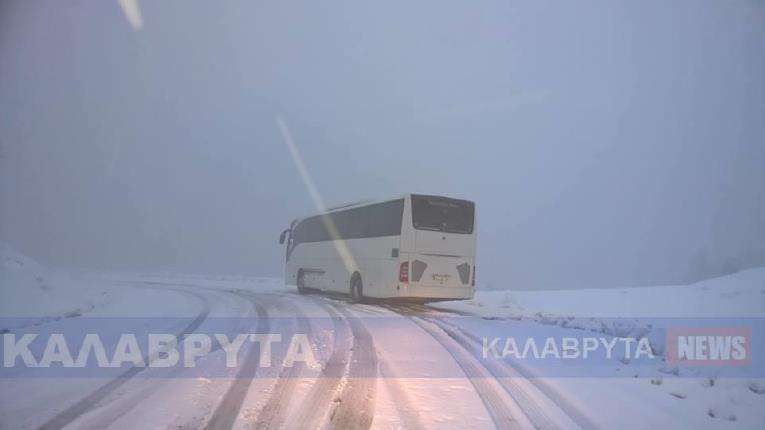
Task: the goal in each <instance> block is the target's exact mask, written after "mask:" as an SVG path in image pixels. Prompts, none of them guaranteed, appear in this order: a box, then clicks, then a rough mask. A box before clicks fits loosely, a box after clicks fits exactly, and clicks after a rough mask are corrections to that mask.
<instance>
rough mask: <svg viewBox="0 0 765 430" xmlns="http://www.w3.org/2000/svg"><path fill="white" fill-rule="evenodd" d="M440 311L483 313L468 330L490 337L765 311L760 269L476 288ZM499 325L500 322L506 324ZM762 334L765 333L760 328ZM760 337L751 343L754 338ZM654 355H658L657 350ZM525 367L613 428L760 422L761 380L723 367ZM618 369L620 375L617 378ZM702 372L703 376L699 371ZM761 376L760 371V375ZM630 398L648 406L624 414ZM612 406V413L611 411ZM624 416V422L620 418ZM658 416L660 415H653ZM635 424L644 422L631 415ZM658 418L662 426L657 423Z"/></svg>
mask: <svg viewBox="0 0 765 430" xmlns="http://www.w3.org/2000/svg"><path fill="white" fill-rule="evenodd" d="M430 306H431V307H434V308H437V309H443V310H448V311H455V312H460V313H462V314H466V315H476V316H479V317H480V319H481V320H484V321H486V320H489V321H490V323H489V324H485V323H482V322H480V321H479V320H476V319H466V321H470V322H469V323H468V324H470V327H469V328H468V329H469V330H470V331H471V332H473V333H475V334H477V335H479V336H485V337H489V338H491V337H492V336H496V335H497V334H498V333H508V332H515V333H517V332H518V331H519V330H521V331H523V330H524V328H523V327H524V326H526V325H528V324H531V325H532V326H533V325H540V324H541V325H545V326H551V327H555V328H556V329H557V330H559V331H560V332H561V335H563V333H569V334H570V335H571V336H577V333H579V334H580V335H581V333H583V332H584V333H593V332H594V333H602V334H607V335H611V336H635V335H645V336H647V337H649V338H650V337H651V336H652V333H654V332H658V331H660V330H662V329H663V328H666V327H663V326H666V325H668V324H672V323H673V322H674V321H677V320H679V321H683V322H687V321H689V320H690V321H696V320H704V321H707V322H708V321H710V320H711V321H717V320H718V319H719V321H721V322H720V324H723V325H724V324H726V321H729V319H730V318H737V319H741V318H747V319H751V320H758V319H761V318H763V317H765V267H761V268H755V269H750V270H745V271H742V272H739V273H735V274H732V275H728V276H723V277H719V278H714V279H708V280H704V281H701V282H698V283H694V284H691V285H671V286H656V287H640V288H618V289H588V290H561V291H478V292H477V293H476V296H475V298H474V299H473V300H468V301H462V302H443V303H434V304H431V305H430ZM503 325H504V326H505V327H502V326H503ZM760 334H761V333H760ZM761 340H762V339H754V340H753V341H754V342H760V341H761ZM657 349H658V352H659V353H663V352H664V351H662V350H661V348H657ZM519 365H521V366H526V367H527V370H528V371H529V373H530V374H534V375H539V376H540V377H542V378H543V379H544V380H545V381H547V383H549V384H550V385H551V386H553V387H555V390H556V391H558V392H561V393H566V394H565V395H566V396H568V397H569V398H576V399H577V401H579V402H584V403H585V404H587V405H589V409H590V410H591V411H592V414H593V416H594V417H596V418H595V420H596V421H598V422H600V423H601V424H604V425H608V426H611V425H615V424H617V423H618V421H614V419H615V418H616V419H617V420H619V421H620V420H622V419H624V420H625V421H632V422H633V423H634V422H635V421H633V420H642V422H643V424H645V426H648V424H650V423H654V424H656V425H658V426H659V427H664V426H666V424H668V423H669V422H670V421H664V420H666V419H668V418H672V420H673V421H671V422H672V423H673V426H683V427H689V426H702V427H704V426H712V427H714V426H717V425H719V424H722V423H723V422H725V423H727V424H730V425H736V426H741V427H742V428H761V427H762V426H763V425H765V380H764V379H762V378H741V377H726V373H725V372H724V369H721V370H720V371H719V372H717V374H716V375H715V376H713V377H712V378H709V377H698V378H694V377H693V376H694V375H693V374H690V373H689V372H688V371H687V370H686V369H684V368H683V367H678V366H673V365H671V364H667V363H666V362H661V363H658V364H657V365H656V366H653V367H649V368H646V367H645V366H636V365H634V363H630V362H629V361H627V360H625V361H624V362H618V363H616V364H615V365H613V366H612V369H611V371H612V372H613V374H612V376H614V377H606V378H550V377H546V375H545V372H549V369H541V370H540V369H534V368H533V365H529V364H528V363H527V362H526V363H521V364H519ZM618 375H621V376H622V377H616V376H618ZM705 375H706V373H705ZM758 376H762V375H761V374H760V375H758ZM635 404H643V405H646V406H648V410H650V411H651V412H650V413H649V414H648V415H644V416H643V417H642V418H641V417H640V416H639V415H641V414H643V412H641V413H640V414H638V415H635V416H634V417H630V415H631V413H632V412H629V411H635V409H634V405H635ZM628 405H629V406H628ZM616 411H618V412H616ZM619 417H620V418H619ZM657 417H660V418H659V420H658V421H657V420H656V418H657ZM637 422H640V421H637ZM662 424H664V425H662Z"/></svg>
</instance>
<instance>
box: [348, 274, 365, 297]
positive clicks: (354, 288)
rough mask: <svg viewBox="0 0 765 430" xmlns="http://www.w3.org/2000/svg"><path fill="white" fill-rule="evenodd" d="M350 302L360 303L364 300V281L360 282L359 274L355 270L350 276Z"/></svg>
mask: <svg viewBox="0 0 765 430" xmlns="http://www.w3.org/2000/svg"><path fill="white" fill-rule="evenodd" d="M350 295H351V303H362V302H363V301H364V283H363V282H361V275H360V274H359V272H356V273H354V274H353V276H351V294H350Z"/></svg>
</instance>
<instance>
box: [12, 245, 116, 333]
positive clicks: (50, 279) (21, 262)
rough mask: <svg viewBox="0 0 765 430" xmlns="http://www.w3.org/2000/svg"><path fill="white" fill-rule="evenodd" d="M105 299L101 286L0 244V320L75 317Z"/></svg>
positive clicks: (42, 320) (45, 319)
mask: <svg viewBox="0 0 765 430" xmlns="http://www.w3.org/2000/svg"><path fill="white" fill-rule="evenodd" d="M109 296H110V292H109V290H108V289H106V288H104V287H99V286H95V285H92V284H89V283H84V282H81V281H78V280H76V279H74V278H72V277H71V276H69V275H67V274H65V273H61V272H58V271H54V270H51V269H48V268H46V267H44V266H42V265H41V264H39V263H38V262H36V261H34V260H33V259H31V258H29V257H27V256H25V255H23V254H21V253H19V252H17V251H16V250H14V249H13V248H12V247H11V246H10V245H9V244H7V243H4V242H0V317H1V318H16V317H21V318H32V319H35V320H37V322H38V323H41V322H45V321H47V320H55V319H60V318H68V317H76V316H79V315H82V314H84V313H86V312H89V311H91V310H93V309H95V308H96V307H97V306H99V305H100V304H102V303H103V302H105V301H106V300H108V299H109V298H110V297H109ZM8 328H9V327H0V329H8Z"/></svg>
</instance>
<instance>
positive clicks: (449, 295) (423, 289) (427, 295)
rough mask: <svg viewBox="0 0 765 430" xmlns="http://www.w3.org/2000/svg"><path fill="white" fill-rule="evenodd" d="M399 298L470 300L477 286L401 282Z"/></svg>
mask: <svg viewBox="0 0 765 430" xmlns="http://www.w3.org/2000/svg"><path fill="white" fill-rule="evenodd" d="M397 292H398V295H397V296H396V297H398V298H402V299H403V298H412V299H424V300H426V301H437V300H469V299H472V298H473V295H474V292H475V288H473V287H453V286H445V285H418V284H400V285H399V288H398V289H397Z"/></svg>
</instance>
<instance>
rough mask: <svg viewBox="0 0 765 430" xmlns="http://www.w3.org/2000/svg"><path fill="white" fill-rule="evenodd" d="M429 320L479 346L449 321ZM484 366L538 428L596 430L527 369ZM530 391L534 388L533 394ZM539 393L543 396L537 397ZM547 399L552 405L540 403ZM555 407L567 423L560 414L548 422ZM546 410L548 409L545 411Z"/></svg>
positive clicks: (474, 348)
mask: <svg viewBox="0 0 765 430" xmlns="http://www.w3.org/2000/svg"><path fill="white" fill-rule="evenodd" d="M426 319H428V320H429V321H431V322H432V323H434V324H436V325H438V326H439V327H441V329H442V330H444V331H445V332H446V333H447V334H448V335H449V336H450V337H452V338H453V339H454V340H455V341H457V343H459V344H460V345H461V346H462V347H463V348H465V349H467V350H468V351H473V352H474V354H477V351H480V350H481V349H482V341H481V340H480V339H478V338H477V337H476V336H475V335H473V334H471V333H468V332H466V331H464V330H463V329H462V328H461V327H459V326H457V325H455V324H452V323H449V322H447V321H445V320H443V319H440V318H433V317H426ZM486 368H487V369H488V370H489V371H490V372H491V373H492V375H494V377H496V378H497V379H498V380H499V381H500V383H501V384H502V385H503V386H504V387H505V389H506V390H507V391H508V392H509V393H510V394H511V395H513V397H514V398H515V399H516V401H518V403H519V404H520V405H521V407H522V408H523V409H524V412H527V415H530V417H529V418H530V419H532V421H534V423H535V425H537V427H538V428H558V427H566V428H569V427H574V426H576V427H579V428H582V429H595V428H597V426H596V425H595V424H594V423H593V422H592V421H591V420H590V419H589V418H588V417H586V416H585V415H584V414H583V413H582V412H581V411H580V410H579V409H578V408H576V407H575V406H574V405H572V404H571V403H570V402H569V401H568V400H567V399H565V398H564V397H562V396H561V395H560V394H559V393H558V392H557V391H555V390H554V389H553V388H552V387H550V386H549V385H548V384H547V383H545V382H544V381H542V380H540V379H539V378H537V377H535V376H534V375H531V374H530V373H529V372H528V371H526V370H524V369H522V368H520V367H517V366H512V365H511V364H509V363H507V362H503V363H496V362H489V365H488V366H486ZM518 381H522V382H526V383H528V384H530V385H532V386H533V387H530V386H525V387H524V386H522V385H521V384H520V383H519V382H518ZM533 391H537V392H536V393H534V392H533ZM539 396H541V397H543V399H539V398H538V397H539ZM543 402H545V403H547V402H550V403H551V404H544V405H543V404H541V403H543ZM552 408H557V409H559V412H560V414H561V415H564V416H565V417H567V418H568V419H569V420H570V421H569V422H565V421H563V422H561V419H560V418H561V417H560V415H559V416H558V417H557V418H558V419H557V420H556V421H557V425H556V424H555V423H553V422H551V417H550V416H549V415H550V414H552V411H551V409H552ZM545 411H547V412H545Z"/></svg>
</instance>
